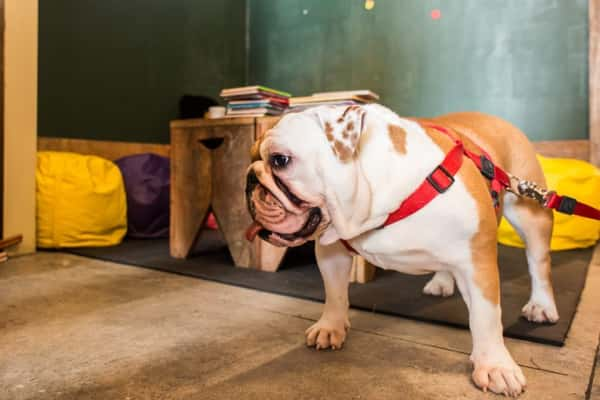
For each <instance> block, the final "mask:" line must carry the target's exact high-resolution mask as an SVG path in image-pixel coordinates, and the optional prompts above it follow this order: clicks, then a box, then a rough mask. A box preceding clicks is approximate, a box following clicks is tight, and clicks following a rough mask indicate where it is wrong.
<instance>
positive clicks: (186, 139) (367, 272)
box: [170, 117, 374, 282]
mask: <svg viewBox="0 0 600 400" xmlns="http://www.w3.org/2000/svg"><path fill="white" fill-rule="evenodd" d="M278 120H279V118H278V117H261V118H230V119H218V120H208V119H196V120H180V121H172V122H171V227H170V252H171V256H172V257H175V258H186V257H187V256H188V255H189V254H190V252H191V251H192V249H193V248H194V246H195V244H196V242H197V240H198V237H199V235H200V232H201V230H202V228H203V227H204V223H205V222H206V218H207V216H208V214H209V212H210V210H211V209H212V211H213V213H214V214H215V217H216V219H217V221H218V224H219V228H220V230H221V231H222V232H223V236H224V237H225V240H226V241H227V246H228V248H229V251H230V253H231V256H232V258H233V261H234V263H235V265H236V266H238V267H245V268H256V269H260V270H263V271H276V270H277V268H279V264H280V263H281V260H282V259H283V257H284V255H285V252H286V250H287V249H286V248H280V247H275V246H272V245H270V244H269V243H267V242H265V241H262V240H255V241H254V242H253V243H250V242H248V241H247V240H246V239H245V231H246V228H247V227H248V226H249V225H250V223H251V222H252V221H251V219H250V215H249V213H248V211H247V208H246V193H245V187H246V171H247V169H248V166H249V165H250V147H251V146H252V144H253V143H254V142H255V141H256V140H257V139H258V138H260V137H261V136H262V135H264V134H265V132H266V131H267V130H269V129H270V128H271V127H272V126H273V125H275V123H277V121H278ZM353 265H354V267H353V277H354V279H355V280H356V281H358V282H366V281H367V280H370V279H371V277H372V275H373V271H374V267H373V266H371V265H368V264H367V263H366V262H365V261H364V260H363V259H362V258H360V257H357V258H356V259H355V261H354V263H353Z"/></svg>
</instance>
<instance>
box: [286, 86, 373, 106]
mask: <svg viewBox="0 0 600 400" xmlns="http://www.w3.org/2000/svg"><path fill="white" fill-rule="evenodd" d="M377 100H379V95H378V94H377V93H373V92H371V91H370V90H345V91H341V92H322V93H315V94H313V95H312V96H304V97H292V98H291V99H290V109H293V110H301V109H304V108H308V107H315V106H323V105H336V106H338V105H348V106H350V105H353V104H366V103H373V102H375V101H377Z"/></svg>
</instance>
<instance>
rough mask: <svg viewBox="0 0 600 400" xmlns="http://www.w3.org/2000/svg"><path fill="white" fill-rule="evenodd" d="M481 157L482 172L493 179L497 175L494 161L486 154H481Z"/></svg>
mask: <svg viewBox="0 0 600 400" xmlns="http://www.w3.org/2000/svg"><path fill="white" fill-rule="evenodd" d="M479 159H480V160H481V174H482V175H483V176H485V177H486V178H488V179H489V180H490V181H491V180H492V179H494V178H495V177H496V167H495V166H494V163H493V162H492V161H491V160H490V159H489V158H487V157H486V156H484V155H481V156H480V157H479Z"/></svg>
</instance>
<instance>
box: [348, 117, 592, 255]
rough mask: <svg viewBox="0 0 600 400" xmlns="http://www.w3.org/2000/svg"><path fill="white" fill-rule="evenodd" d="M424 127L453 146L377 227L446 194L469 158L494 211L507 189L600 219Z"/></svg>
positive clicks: (582, 205) (572, 201)
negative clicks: (484, 181) (487, 190)
mask: <svg viewBox="0 0 600 400" xmlns="http://www.w3.org/2000/svg"><path fill="white" fill-rule="evenodd" d="M423 126H424V127H428V128H432V129H435V130H437V131H438V132H442V133H444V134H445V135H447V136H448V137H449V138H450V139H452V141H453V142H454V147H452V149H450V151H449V152H448V153H447V154H446V157H445V158H444V160H443V161H442V162H441V164H440V165H438V166H437V167H436V168H435V169H434V170H433V172H431V173H430V174H429V175H428V176H427V178H425V180H424V181H423V183H421V185H420V186H419V187H418V188H417V189H416V190H415V191H414V192H413V193H412V194H411V195H410V196H408V197H407V198H406V199H405V200H404V201H403V202H402V204H400V206H399V207H398V208H397V209H396V210H395V211H393V212H392V213H390V214H389V215H388V217H387V219H386V220H385V222H384V223H383V225H382V226H381V227H380V228H383V227H385V226H387V225H391V224H393V223H394V222H398V221H400V220H401V219H404V218H406V217H408V216H410V215H412V214H414V213H416V212H417V211H419V210H420V209H422V208H423V207H425V206H426V205H427V204H428V203H429V202H431V201H432V200H433V199H434V198H436V197H437V196H438V195H440V194H442V193H444V192H446V191H447V190H448V189H449V188H450V187H451V186H452V185H453V184H454V181H455V178H454V177H455V175H456V174H457V173H458V171H459V170H460V167H461V166H462V162H463V159H464V157H467V158H469V159H470V160H471V161H472V162H473V163H474V164H475V166H476V167H477V169H479V171H480V172H481V174H482V175H483V176H484V177H485V178H486V179H487V180H488V181H490V194H491V196H492V201H493V203H494V208H495V209H496V210H499V207H500V194H501V193H502V191H503V190H506V191H508V192H511V193H513V194H515V195H517V196H519V197H525V198H530V199H533V200H535V201H537V202H538V203H539V205H540V206H542V207H544V208H549V209H552V210H556V211H557V212H560V213H563V214H568V215H578V216H580V217H584V218H591V219H596V220H600V210H599V209H596V208H594V207H592V206H590V205H587V204H585V203H581V202H579V201H577V200H576V199H574V198H572V197H569V196H561V195H559V194H557V193H556V192H555V191H551V190H547V189H543V188H541V187H539V186H538V185H537V184H536V183H534V182H530V181H527V180H524V179H520V178H518V177H516V176H514V175H511V174H509V173H507V172H506V171H504V170H503V169H502V168H500V167H498V166H497V165H496V164H495V163H494V162H493V161H492V159H491V157H490V156H489V154H487V153H486V152H485V150H483V149H482V148H479V150H480V152H481V154H477V153H475V152H473V151H470V150H468V149H466V148H465V146H464V145H463V143H462V141H461V140H460V139H459V138H456V137H455V136H454V135H453V134H452V133H450V131H449V130H448V129H447V128H445V127H443V126H440V125H434V124H424V125H423ZM513 182H516V188H517V189H516V190H514V189H513ZM341 242H342V244H343V245H344V247H345V248H346V249H347V250H348V251H349V252H351V253H357V252H356V250H354V249H353V248H352V246H350V244H349V243H348V241H346V240H344V239H341Z"/></svg>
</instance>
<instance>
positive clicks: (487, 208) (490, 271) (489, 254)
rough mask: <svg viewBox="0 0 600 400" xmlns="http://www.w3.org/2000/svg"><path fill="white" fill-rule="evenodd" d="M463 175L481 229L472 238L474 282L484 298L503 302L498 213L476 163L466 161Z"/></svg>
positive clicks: (494, 302) (495, 302)
mask: <svg viewBox="0 0 600 400" xmlns="http://www.w3.org/2000/svg"><path fill="white" fill-rule="evenodd" d="M459 175H460V178H461V180H462V181H463V183H464V185H465V187H466V188H467V190H468V191H469V193H470V194H471V196H472V197H473V199H474V200H475V203H477V211H478V214H479V215H478V217H479V228H478V230H477V233H475V235H473V237H472V238H471V257H472V261H473V268H474V269H475V271H474V279H475V284H476V285H477V286H478V287H479V289H480V290H481V293H482V294H483V297H485V298H486V299H487V300H489V301H490V302H491V303H492V304H499V303H500V277H499V274H498V243H497V229H498V228H497V222H496V221H497V220H496V212H495V210H494V207H493V205H492V199H491V196H490V192H489V189H488V186H487V185H486V184H485V182H484V181H485V178H483V177H482V176H481V173H480V172H479V170H478V169H477V167H475V165H474V164H473V163H471V162H469V161H467V160H465V166H464V167H463V168H461V172H460V174H459Z"/></svg>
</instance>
